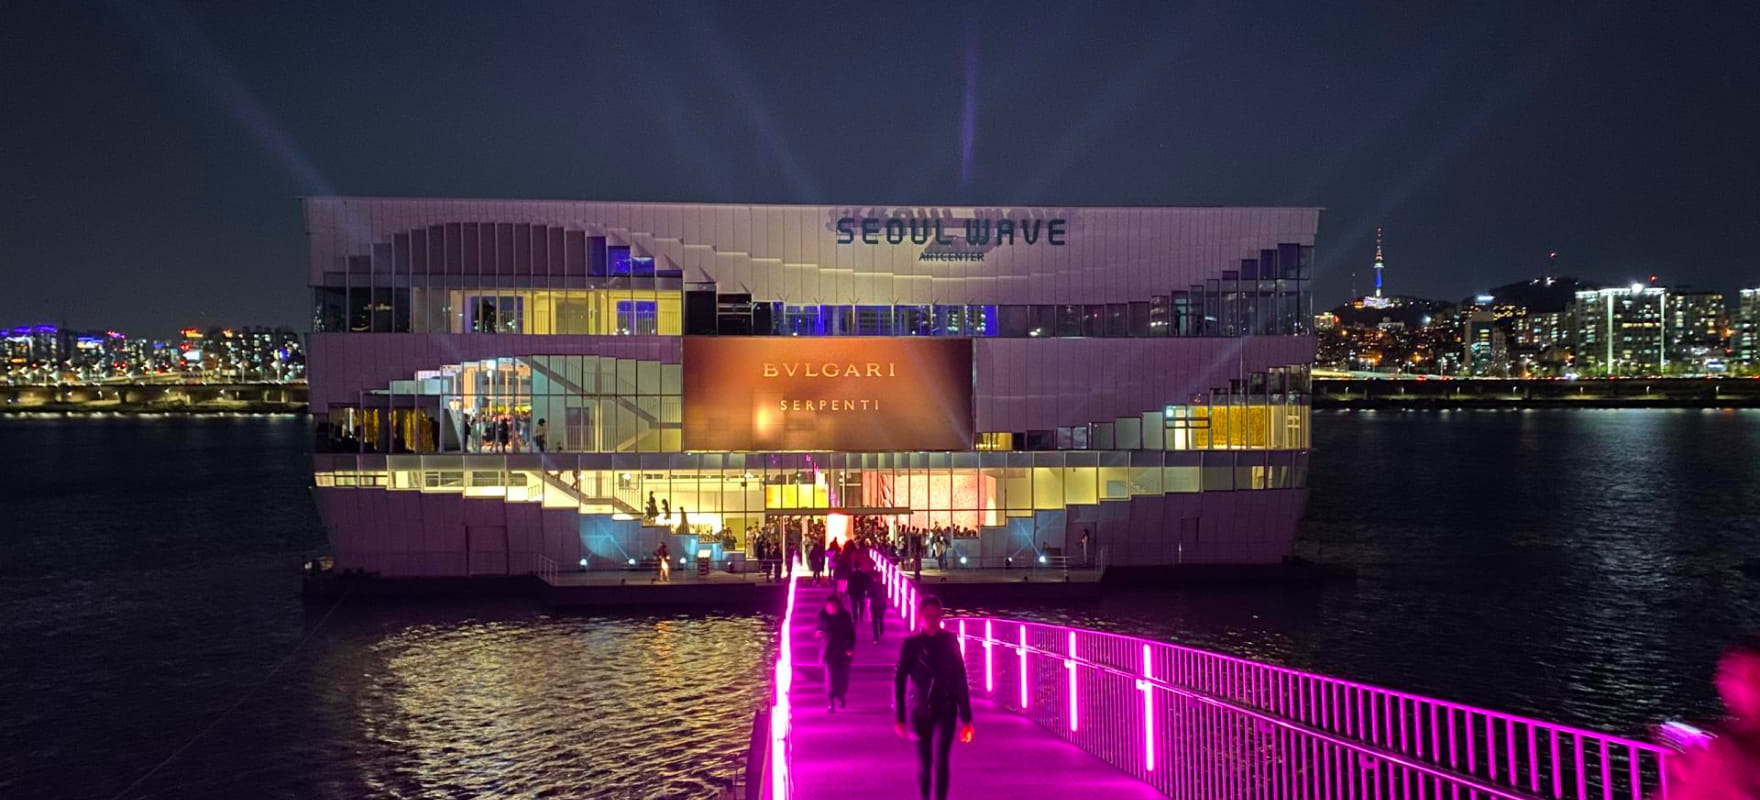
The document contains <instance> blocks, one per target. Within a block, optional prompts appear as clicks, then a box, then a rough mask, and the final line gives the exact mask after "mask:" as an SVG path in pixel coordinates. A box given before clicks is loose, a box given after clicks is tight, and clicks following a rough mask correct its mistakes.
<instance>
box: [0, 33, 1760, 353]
mask: <svg viewBox="0 0 1760 800" xmlns="http://www.w3.org/2000/svg"><path fill="white" fill-rule="evenodd" d="M1754 8H1755V5H1754V4H1748V3H1739V2H1724V3H1716V4H1706V5H1699V4H1694V3H1622V2H1592V3H1583V4H1570V3H1562V2H1522V3H1509V4H1501V3H1411V2H1395V3H1383V4H1353V3H1344V2H1331V1H1329V2H1312V0H1304V1H1303V2H1296V3H1289V4H1287V5H1279V4H1266V3H1240V2H1224V3H1217V4H1213V5H1185V4H1173V3H1152V4H1143V5H1130V4H1123V3H1120V4H1103V3H1096V2H1079V3H1071V2H1066V3H1058V4H1038V3H1032V2H1009V3H997V4H977V3H973V4H949V3H932V4H926V5H911V4H907V3H896V2H894V3H851V4H841V3H825V2H818V3H806V4H801V5H796V6H783V5H778V4H771V3H755V2H741V3H725V4H702V5H673V4H669V3H650V2H642V3H631V4H629V7H628V8H623V7H618V6H613V5H611V4H603V3H591V4H589V3H579V2H571V3H561V2H558V3H546V4H529V5H528V4H521V3H509V2H495V3H455V2H420V3H395V2H370V3H363V2H345V3H322V2H310V3H307V2H299V3H272V4H256V3H240V2H231V1H228V2H215V3H203V4H185V5H176V4H172V3H168V2H152V1H150V0H143V1H142V2H132V1H131V2H121V1H119V2H114V3H84V2H72V1H71V0H70V1H69V2H21V1H19V0H14V1H13V2H7V3H5V4H4V7H3V8H0V13H3V16H4V20H5V22H4V24H3V25H0V204H4V205H3V206H0V276H3V277H4V283H0V287H3V289H0V325H14V324H23V323H27V322H36V321H50V322H55V321H66V322H67V323H70V324H73V325H75V326H109V327H117V328H121V329H124V330H128V331H131V332H135V333H139V334H161V333H165V332H168V331H169V330H170V329H172V328H175V327H178V326H181V325H185V324H192V325H208V324H252V323H256V324H265V323H267V324H286V325H292V326H296V327H300V328H304V327H305V325H306V320H307V313H306V301H307V297H306V289H305V286H304V283H305V243H304V239H303V235H304V234H303V230H302V224H301V219H300V213H299V207H298V205H297V203H296V201H295V198H296V196H298V195H300V194H302V193H331V192H333V193H344V194H384V195H401V196H472V197H553V198H585V199H621V200H682V201H693V200H694V201H712V202H744V201H753V202H800V203H821V202H823V203H901V204H911V203H936V204H949V205H952V204H967V203H973V204H998V205H1009V204H1053V205H1088V204H1092V205H1105V204H1165V205H1179V204H1219V203H1220V204H1237V203H1238V204H1272V205H1321V206H1325V207H1327V209H1328V211H1327V213H1326V215H1325V216H1324V217H1323V218H1322V225H1321V233H1320V246H1319V252H1320V259H1319V263H1320V267H1321V279H1320V282H1319V286H1318V290H1317V300H1318V302H1319V304H1320V305H1330V304H1331V303H1332V302H1335V301H1337V300H1339V299H1342V298H1343V297H1344V295H1345V293H1346V292H1347V291H1348V289H1349V286H1350V281H1351V277H1350V273H1351V271H1352V270H1354V269H1362V268H1364V267H1366V265H1367V264H1368V263H1369V261H1370V256H1371V249H1372V245H1371V240H1372V237H1373V230H1374V227H1375V225H1376V224H1383V225H1385V226H1386V227H1387V247H1388V260H1389V272H1388V283H1389V286H1390V289H1391V290H1393V291H1396V292H1400V293H1408V292H1409V293H1414V294H1422V295H1429V296H1443V297H1450V298H1453V297H1459V296H1462V295H1465V294H1468V293H1470V292H1472V291H1475V290H1479V289H1482V288H1485V287H1488V286H1491V285H1495V284H1498V283H1503V282H1506V281H1509V280H1514V279H1518V278H1521V277H1525V276H1530V275H1533V274H1537V272H1538V271H1539V270H1540V268H1541V266H1542V264H1543V262H1544V256H1545V253H1546V252H1547V251H1548V250H1549V249H1556V250H1558V251H1560V254H1561V255H1560V263H1561V265H1562V269H1563V271H1564V272H1566V273H1570V274H1577V275H1581V276H1584V277H1588V278H1591V279H1599V280H1605V281H1609V282H1621V281H1626V280H1629V279H1631V278H1633V277H1637V276H1641V275H1649V274H1651V273H1655V274H1658V275H1660V276H1661V278H1662V280H1663V281H1664V282H1666V283H1670V284H1676V285H1678V284H1692V285H1698V286H1710V287H1717V288H1723V289H1726V290H1732V289H1734V288H1736V287H1738V286H1754V285H1760V257H1757V256H1756V254H1755V249H1754V247H1753V245H1752V243H1753V242H1756V241H1760V201H1757V200H1756V195H1755V192H1756V190H1757V188H1760V146H1757V143H1760V53H1757V51H1756V45H1755V42H1756V41H1757V40H1756V37H1755V35H1754V30H1755V29H1756V23H1757V22H1760V13H1757V12H1756V11H1754V10H1752V9H1754ZM1360 282H1361V283H1362V284H1363V285H1367V282H1368V281H1367V279H1366V278H1362V279H1360Z"/></svg>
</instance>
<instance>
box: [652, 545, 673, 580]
mask: <svg viewBox="0 0 1760 800" xmlns="http://www.w3.org/2000/svg"><path fill="white" fill-rule="evenodd" d="M654 558H655V559H656V560H658V561H659V562H660V576H659V579H660V582H661V583H671V582H672V551H671V550H668V549H667V548H666V542H664V541H662V542H661V543H660V546H659V547H656V548H654Z"/></svg>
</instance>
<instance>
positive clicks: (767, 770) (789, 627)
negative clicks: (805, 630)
mask: <svg viewBox="0 0 1760 800" xmlns="http://www.w3.org/2000/svg"><path fill="white" fill-rule="evenodd" d="M794 566H795V568H794V569H791V570H789V573H788V592H787V594H786V595H785V599H784V601H783V603H784V605H783V611H782V630H781V632H780V634H779V635H778V636H777V639H776V665H775V669H774V674H773V675H772V688H773V690H774V692H775V693H774V694H773V695H772V696H771V698H770V730H769V736H768V737H767V742H768V745H767V748H766V749H767V750H768V753H767V756H768V757H767V758H765V759H764V760H763V763H764V774H763V775H762V777H761V778H760V781H761V783H762V786H763V790H762V791H763V794H762V796H763V797H764V798H767V800H789V798H790V797H792V796H793V794H794V784H793V781H792V780H791V777H790V775H789V770H788V757H789V756H788V745H789V734H790V733H791V731H790V724H789V723H790V718H791V717H792V715H793V713H794V710H793V707H792V706H791V705H790V703H789V697H788V694H789V692H790V691H791V690H792V689H793V688H794V634H793V632H792V631H793V627H794V600H795V587H796V586H797V585H798V584H799V583H800V574H801V571H800V565H799V564H798V563H797V564H795V565H794Z"/></svg>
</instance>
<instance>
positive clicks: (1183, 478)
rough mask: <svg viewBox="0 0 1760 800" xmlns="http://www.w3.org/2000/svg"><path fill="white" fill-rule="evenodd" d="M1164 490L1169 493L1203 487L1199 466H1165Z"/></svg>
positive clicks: (1185, 491)
mask: <svg viewBox="0 0 1760 800" xmlns="http://www.w3.org/2000/svg"><path fill="white" fill-rule="evenodd" d="M1161 480H1162V491H1163V492H1166V493H1168V494H1175V493H1188V492H1196V491H1199V490H1200V489H1201V488H1202V476H1201V472H1200V468H1198V467H1164V468H1162V470H1161Z"/></svg>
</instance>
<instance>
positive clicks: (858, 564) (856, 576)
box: [849, 555, 869, 625]
mask: <svg viewBox="0 0 1760 800" xmlns="http://www.w3.org/2000/svg"><path fill="white" fill-rule="evenodd" d="M866 561H867V558H865V557H863V556H860V555H858V556H856V557H855V563H854V564H852V565H851V567H850V571H849V616H850V619H852V620H854V621H855V623H856V624H857V625H860V624H862V612H864V611H866V610H867V604H866V603H864V602H862V601H863V600H865V599H867V594H868V578H869V575H868V573H867V571H866V570H864V569H862V567H863V566H864V565H865V564H864V562H866Z"/></svg>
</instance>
